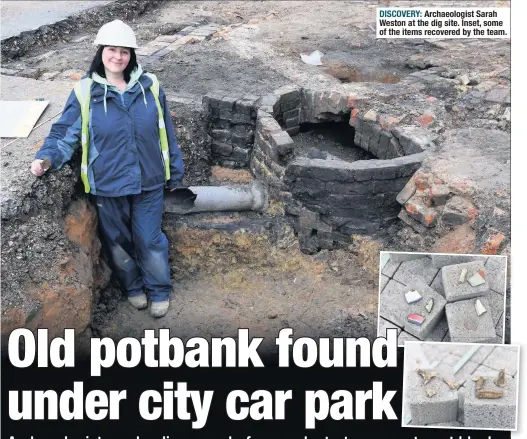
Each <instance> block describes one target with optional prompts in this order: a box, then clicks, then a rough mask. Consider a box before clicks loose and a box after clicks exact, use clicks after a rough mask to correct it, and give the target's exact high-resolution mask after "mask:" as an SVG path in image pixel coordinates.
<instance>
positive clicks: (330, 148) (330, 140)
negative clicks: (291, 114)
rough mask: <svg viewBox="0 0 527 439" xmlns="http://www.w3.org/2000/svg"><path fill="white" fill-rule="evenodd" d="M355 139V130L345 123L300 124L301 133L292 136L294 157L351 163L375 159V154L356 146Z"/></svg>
mask: <svg viewBox="0 0 527 439" xmlns="http://www.w3.org/2000/svg"><path fill="white" fill-rule="evenodd" d="M354 137H355V129H354V128H353V127H351V126H350V125H349V123H347V122H345V121H342V122H321V123H318V124H316V123H303V124H300V131H299V133H298V134H296V135H294V136H292V139H293V142H294V152H293V157H295V158H296V157H305V158H313V159H322V160H343V161H346V162H350V163H351V162H355V161H357V160H372V159H375V158H376V157H375V156H374V155H373V154H370V153H368V152H367V151H364V150H363V149H361V148H359V147H358V146H357V145H355V143H354V142H353V138H354Z"/></svg>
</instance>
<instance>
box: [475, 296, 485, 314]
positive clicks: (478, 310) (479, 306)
mask: <svg viewBox="0 0 527 439" xmlns="http://www.w3.org/2000/svg"><path fill="white" fill-rule="evenodd" d="M475 306H476V313H477V315H478V317H479V316H481V315H483V314H485V313H486V312H487V310H486V309H485V307H484V306H483V304H482V303H481V300H479V299H476V302H475Z"/></svg>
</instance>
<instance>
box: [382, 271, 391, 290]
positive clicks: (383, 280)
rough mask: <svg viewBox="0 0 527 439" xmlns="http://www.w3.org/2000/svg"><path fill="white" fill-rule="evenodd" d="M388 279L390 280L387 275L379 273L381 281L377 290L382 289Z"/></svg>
mask: <svg viewBox="0 0 527 439" xmlns="http://www.w3.org/2000/svg"><path fill="white" fill-rule="evenodd" d="M389 281H390V278H389V277H388V276H385V275H384V274H381V282H380V285H379V288H380V289H379V291H382V290H384V287H385V286H386V285H387V284H388V282H389Z"/></svg>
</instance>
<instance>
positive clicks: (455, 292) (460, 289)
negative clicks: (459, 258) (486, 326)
mask: <svg viewBox="0 0 527 439" xmlns="http://www.w3.org/2000/svg"><path fill="white" fill-rule="evenodd" d="M463 269H466V270H467V275H466V277H465V282H462V283H460V282H459V276H460V275H461V271H462V270H463ZM480 269H483V270H484V271H485V275H486V270H485V269H484V265H483V262H482V261H474V262H466V263H464V264H457V265H447V266H445V267H443V268H442V269H441V276H442V278H441V280H442V282H443V288H444V290H445V298H446V300H447V302H456V301H458V300H466V299H471V298H473V297H480V296H485V295H487V294H488V292H489V284H488V281H487V282H485V283H484V284H482V285H478V286H477V287H473V286H472V285H470V283H469V282H468V279H470V277H471V276H473V275H474V273H476V272H477V271H478V270H480ZM485 279H487V276H485Z"/></svg>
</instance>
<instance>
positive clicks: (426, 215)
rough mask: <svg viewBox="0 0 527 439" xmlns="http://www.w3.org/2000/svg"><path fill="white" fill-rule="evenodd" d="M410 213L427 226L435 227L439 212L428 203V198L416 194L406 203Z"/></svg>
mask: <svg viewBox="0 0 527 439" xmlns="http://www.w3.org/2000/svg"><path fill="white" fill-rule="evenodd" d="M405 208H406V211H407V212H408V214H409V215H410V216H411V217H412V218H414V219H415V220H417V221H419V222H420V223H421V224H423V225H425V226H426V227H433V226H435V225H436V223H437V217H438V212H437V210H435V209H434V208H431V207H429V206H427V205H426V200H424V199H423V198H421V197H419V196H416V195H414V196H413V197H412V198H410V199H409V200H408V201H407V202H406V205H405Z"/></svg>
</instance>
